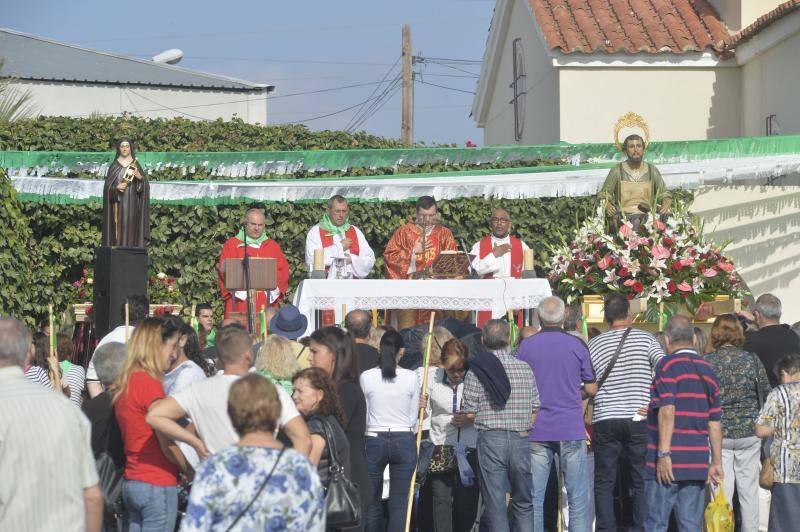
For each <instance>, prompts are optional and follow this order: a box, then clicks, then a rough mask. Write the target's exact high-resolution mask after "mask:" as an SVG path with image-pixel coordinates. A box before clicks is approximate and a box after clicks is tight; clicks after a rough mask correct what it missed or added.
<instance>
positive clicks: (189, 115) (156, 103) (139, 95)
mask: <svg viewBox="0 0 800 532" xmlns="http://www.w3.org/2000/svg"><path fill="white" fill-rule="evenodd" d="M125 90H126V91H128V92H130V93H131V94H133V95H134V96H138V97H139V98H142V99H144V100H147V101H148V102H150V103H152V104H154V105H158V106H160V107H161V109H156V111H161V110H163V109H168V110H170V111H172V112H174V113H178V114H182V115H184V116H188V117H189V118H196V119H197V120H208V118H204V117H202V116H197V115H192V114H189V113H184V112H183V111H179V110H178V108H176V107H169V106H168V105H164V104H163V103H158V102H157V101H155V100H153V99H151V98H148V97H147V96H145V95H143V94H139V93H138V92H134V91H133V90H131V89H125ZM136 112H137V113H144V112H147V111H136Z"/></svg>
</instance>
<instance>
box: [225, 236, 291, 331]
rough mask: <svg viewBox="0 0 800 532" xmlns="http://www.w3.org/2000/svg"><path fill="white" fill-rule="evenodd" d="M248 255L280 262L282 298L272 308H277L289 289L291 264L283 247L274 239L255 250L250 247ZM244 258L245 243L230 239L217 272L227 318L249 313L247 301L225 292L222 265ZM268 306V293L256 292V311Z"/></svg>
mask: <svg viewBox="0 0 800 532" xmlns="http://www.w3.org/2000/svg"><path fill="white" fill-rule="evenodd" d="M247 254H248V256H250V257H254V258H264V259H266V258H274V259H277V262H278V265H277V267H278V272H277V273H278V288H280V290H281V295H280V297H279V298H278V299H277V300H276V301H273V302H272V304H271V306H273V307H277V306H278V302H279V301H281V300H282V299H283V297H284V295H286V291H287V290H288V289H289V263H288V262H286V257H285V256H284V254H283V251H282V250H281V247H280V246H279V245H278V243H277V242H275V241H274V240H272V239H267V240H265V241H264V242H262V243H261V246H259V247H257V248H255V247H253V246H248V249H247ZM243 257H244V242H242V241H241V240H239V239H238V238H236V237H231V238H229V239H228V240H227V241H226V242H225V244H224V245H223V246H222V253H221V254H220V256H219V264H218V266H217V272H218V274H219V289H220V291H221V292H222V300H223V301H225V317H226V318H227V317H228V314H230V313H231V312H247V300H244V301H243V300H241V299H236V298H235V297H234V295H233V292H229V291H228V290H225V278H224V277H223V275H222V263H223V261H224V260H225V259H241V258H243ZM266 306H267V293H266V292H265V291H263V290H259V291H258V292H256V300H255V310H256V312H258V311H260V310H261V309H262V308H264V307H266Z"/></svg>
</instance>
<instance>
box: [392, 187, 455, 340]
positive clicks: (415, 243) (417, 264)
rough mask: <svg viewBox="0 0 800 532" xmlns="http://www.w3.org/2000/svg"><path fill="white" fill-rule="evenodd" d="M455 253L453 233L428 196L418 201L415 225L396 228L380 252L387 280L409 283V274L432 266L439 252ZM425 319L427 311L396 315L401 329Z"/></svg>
mask: <svg viewBox="0 0 800 532" xmlns="http://www.w3.org/2000/svg"><path fill="white" fill-rule="evenodd" d="M423 227H424V228H425V237H424V239H423V236H422V228H423ZM456 249H457V246H456V239H455V238H454V237H453V233H452V232H451V231H450V229H448V228H446V227H443V226H442V225H441V224H440V223H439V211H438V210H437V207H436V200H435V199H433V198H432V197H431V196H422V197H420V198H419V199H418V200H417V212H416V217H415V219H414V221H413V222H409V223H407V224H404V225H401V226H400V227H398V228H397V230H396V231H395V232H394V234H393V235H392V238H391V239H390V240H389V243H388V244H387V245H386V249H385V250H384V251H383V260H384V262H385V263H386V276H387V277H388V278H389V279H408V278H409V277H410V276H411V274H413V273H415V272H418V271H420V270H423V269H425V268H427V267H429V266H430V265H431V264H433V261H435V260H436V258H437V257H438V256H439V254H440V253H441V252H442V251H456ZM428 316H430V311H424V310H423V311H416V310H412V309H407V310H405V311H404V310H400V311H398V312H397V318H398V320H397V321H398V323H397V325H398V327H399V328H400V329H405V328H407V327H412V326H414V325H415V324H417V323H422V322H424V321H426V320H427V319H428V318H427V317H428Z"/></svg>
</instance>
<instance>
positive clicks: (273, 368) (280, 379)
mask: <svg viewBox="0 0 800 532" xmlns="http://www.w3.org/2000/svg"><path fill="white" fill-rule="evenodd" d="M255 367H256V371H257V372H258V373H259V374H261V375H263V376H264V377H266V378H268V379H269V380H270V381H271V382H272V384H274V385H276V386H280V387H281V388H283V389H284V390H286V393H288V394H289V395H292V392H293V391H294V389H293V387H292V377H293V376H294V374H295V373H296V372H297V371H298V370H299V369H300V365H299V364H298V363H297V359H296V358H295V356H294V349H292V344H291V343H290V342H289V340H288V339H286V338H284V337H283V336H279V335H277V334H270V335H269V336H267V340H266V341H265V342H264V345H262V346H261V349H259V350H258V355H257V356H256V362H255Z"/></svg>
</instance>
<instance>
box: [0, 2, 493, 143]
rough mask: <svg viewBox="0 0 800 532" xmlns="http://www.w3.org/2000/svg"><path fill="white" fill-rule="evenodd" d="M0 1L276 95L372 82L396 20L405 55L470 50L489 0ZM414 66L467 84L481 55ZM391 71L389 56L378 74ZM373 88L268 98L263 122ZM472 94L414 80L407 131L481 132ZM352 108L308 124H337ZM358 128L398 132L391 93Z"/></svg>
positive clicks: (443, 80)
mask: <svg viewBox="0 0 800 532" xmlns="http://www.w3.org/2000/svg"><path fill="white" fill-rule="evenodd" d="M0 1H2V7H1V8H0V26H2V27H7V28H10V29H14V30H18V31H23V32H26V33H31V34H34V35H38V36H42V37H46V38H50V39H54V40H59V41H65V42H69V43H74V44H78V45H81V46H86V47H90V48H95V49H99V50H107V51H110V52H116V53H124V54H129V55H133V56H136V57H142V58H149V57H151V56H152V55H155V54H157V53H158V52H161V51H163V50H165V49H168V48H180V49H181V50H183V52H184V59H183V60H182V61H181V63H180V66H183V67H186V68H192V69H197V70H203V71H207V72H213V73H217V74H224V75H229V76H234V77H238V78H242V79H246V80H248V81H254V82H263V83H270V84H273V85H275V86H276V88H277V90H276V92H275V96H280V95H284V94H289V93H294V92H302V91H311V90H316V89H322V88H328V87H340V86H342V85H352V84H358V83H370V82H376V81H380V80H381V78H383V77H384V75H385V74H387V73H388V72H389V70H390V67H391V65H392V64H393V63H394V62H395V60H396V59H398V58H399V56H400V42H401V28H402V25H403V23H409V24H410V25H411V30H412V46H413V50H414V54H415V55H422V56H424V57H431V58H448V59H465V60H481V59H482V58H483V52H484V47H485V44H486V37H487V35H488V29H489V24H490V22H491V17H492V10H493V8H494V0H402V1H400V2H388V1H386V0H372V1H367V0H339V1H338V2H332V1H321V0H295V1H286V0H284V1H268V0H227V1H226V0H197V1H194V2H187V1H169V0H160V1H152V0H143V1H139V2H108V1H105V2H101V1H98V0H79V1H66V0H57V1H56V0H0ZM453 67H455V68H453ZM417 69H418V70H422V72H423V78H422V80H423V81H426V82H429V83H435V84H437V85H444V86H447V87H452V88H456V89H460V90H463V91H470V92H472V91H474V90H475V87H476V82H477V78H476V77H475V76H474V75H471V74H477V73H478V72H479V71H480V66H479V65H476V64H462V63H450V64H449V66H445V65H441V64H428V65H426V66H424V70H423V66H421V65H420V66H418V67H417ZM396 72H397V73H399V65H398V66H396V67H394V70H393V71H392V73H391V75H390V76H389V77H390V78H391V77H393V76H394V75H395V73H396ZM426 73H427V75H425V74H426ZM461 76H463V77H461ZM373 89H375V85H367V86H362V87H355V88H351V89H345V90H340V91H332V92H323V93H319V94H313V95H305V96H296V97H287V98H277V99H275V100H274V101H272V102H271V103H270V106H269V110H268V115H269V122H270V123H271V124H275V123H281V122H297V121H302V120H304V119H307V118H310V117H316V116H319V115H324V114H327V113H332V112H335V111H338V110H340V109H343V108H346V107H349V106H352V105H354V104H358V103H359V102H362V101H363V100H365V99H367V98H369V97H370V95H371V94H372V92H373ZM472 98H473V96H472V94H467V93H463V92H456V91H452V90H446V89H442V88H438V87H435V86H431V85H420V84H417V85H416V87H415V109H416V112H415V135H414V136H415V140H417V141H425V142H448V143H449V142H455V143H458V144H460V145H463V144H464V143H465V142H466V141H467V140H472V141H473V142H475V143H482V138H483V135H482V132H481V131H480V130H479V129H477V128H476V127H475V123H474V122H473V120H472V119H471V118H470V117H469V113H470V106H471V104H472ZM356 110H357V109H353V110H352V111H348V112H345V113H341V114H337V115H334V116H331V117H328V118H323V119H320V120H314V121H310V122H308V126H309V127H311V128H312V129H343V128H344V127H345V126H346V125H347V124H348V122H349V121H350V120H351V119H352V118H353V116H354V113H355V112H356ZM360 129H364V130H366V131H369V132H370V133H375V134H378V135H384V136H389V137H395V138H396V137H399V135H400V93H399V92H397V93H395V95H394V96H393V97H392V98H391V99H388V100H386V102H385V104H384V106H383V107H382V108H381V109H380V110H379V111H377V112H376V113H375V114H374V115H373V116H372V117H371V118H369V119H368V120H367V121H366V122H365V123H364V124H363V125H362V126H361V127H360Z"/></svg>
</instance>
